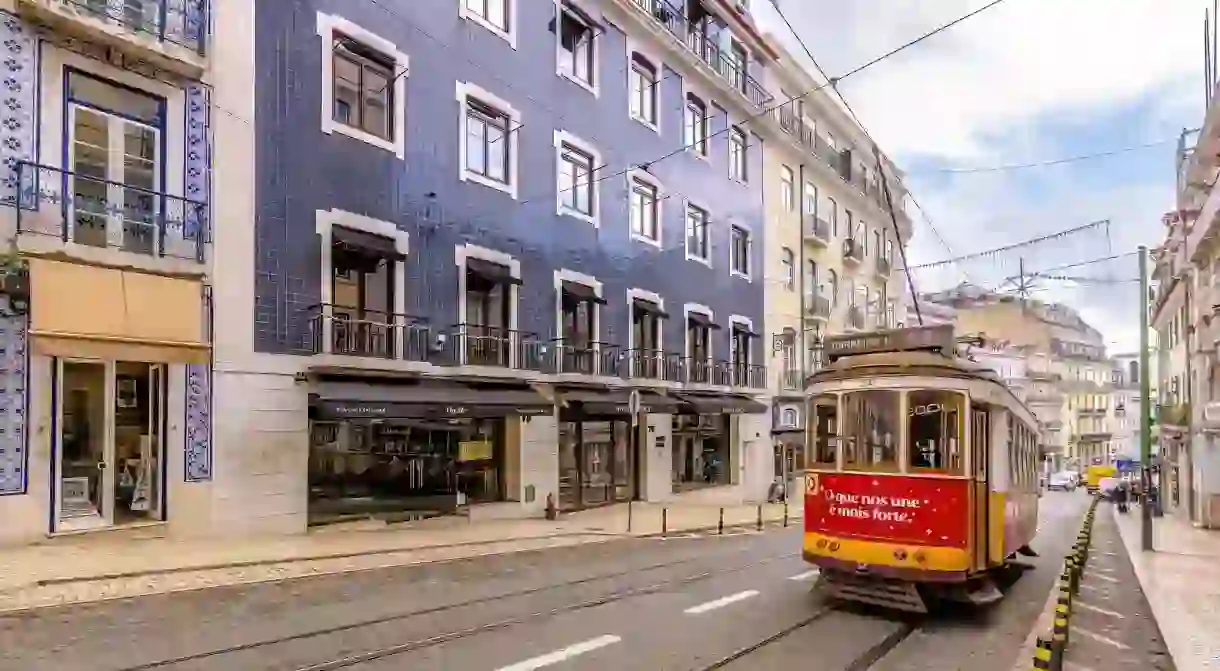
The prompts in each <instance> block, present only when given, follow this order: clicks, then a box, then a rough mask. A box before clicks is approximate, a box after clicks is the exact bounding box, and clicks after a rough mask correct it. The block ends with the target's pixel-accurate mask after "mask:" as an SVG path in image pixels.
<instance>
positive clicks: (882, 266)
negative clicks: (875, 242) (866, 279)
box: [877, 256, 891, 277]
mask: <svg viewBox="0 0 1220 671" xmlns="http://www.w3.org/2000/svg"><path fill="white" fill-rule="evenodd" d="M890 269H891V265H890V260H889V259H887V258H885V257H884V256H878V257H877V274H878V275H881V276H883V277H889V274H890Z"/></svg>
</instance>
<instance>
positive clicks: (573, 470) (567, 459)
mask: <svg viewBox="0 0 1220 671" xmlns="http://www.w3.org/2000/svg"><path fill="white" fill-rule="evenodd" d="M630 432H631V426H630V424H629V423H627V422H625V421H609V420H606V421H603V420H584V421H580V422H563V423H561V424H560V425H559V507H560V508H561V509H563V510H578V509H581V508H588V507H591V506H599V505H603V504H607V503H616V502H623V501H630V500H631V499H633V498H634V497H635V460H634V458H633V457H632V453H631V436H630Z"/></svg>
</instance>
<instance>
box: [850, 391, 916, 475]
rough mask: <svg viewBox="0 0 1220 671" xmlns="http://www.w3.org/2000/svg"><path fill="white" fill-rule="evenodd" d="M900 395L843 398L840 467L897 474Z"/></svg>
mask: <svg viewBox="0 0 1220 671" xmlns="http://www.w3.org/2000/svg"><path fill="white" fill-rule="evenodd" d="M900 402H901V396H900V392H896V391H855V392H850V393H847V394H844V395H843V425H842V427H841V430H840V432H841V435H842V436H843V468H844V469H845V470H857V471H897V470H898V440H899V429H900V426H901V425H900V424H899V422H901V421H902V418H901V416H900V415H901V413H900V411H899V408H900Z"/></svg>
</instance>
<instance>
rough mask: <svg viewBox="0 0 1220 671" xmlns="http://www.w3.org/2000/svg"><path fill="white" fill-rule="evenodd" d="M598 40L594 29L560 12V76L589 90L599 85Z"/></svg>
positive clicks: (571, 15) (568, 13)
mask: <svg viewBox="0 0 1220 671" xmlns="http://www.w3.org/2000/svg"><path fill="white" fill-rule="evenodd" d="M596 46H597V40H596V35H595V34H594V32H593V27H592V26H590V25H589V24H587V23H585V22H584V21H583V20H581V19H580V18H579V17H577V16H576V15H575V14H574V13H573V12H570V11H567V10H564V9H562V8H561V9H560V10H559V74H561V75H563V76H565V77H567V78H568V79H571V80H573V81H575V82H577V83H578V84H581V85H582V86H584V87H585V88H587V89H593V88H594V87H595V86H596V85H597V80H596V77H597V58H596V56H597V49H596Z"/></svg>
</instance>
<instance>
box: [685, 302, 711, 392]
mask: <svg viewBox="0 0 1220 671" xmlns="http://www.w3.org/2000/svg"><path fill="white" fill-rule="evenodd" d="M715 326H716V324H715V323H714V322H712V319H711V317H709V316H707V315H705V314H703V313H701V312H690V313H688V314H687V316H686V357H687V364H688V366H689V369H688V375H689V378H690V381H691V382H700V383H703V384H707V383H710V382H711V381H712V329H713V328H715Z"/></svg>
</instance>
